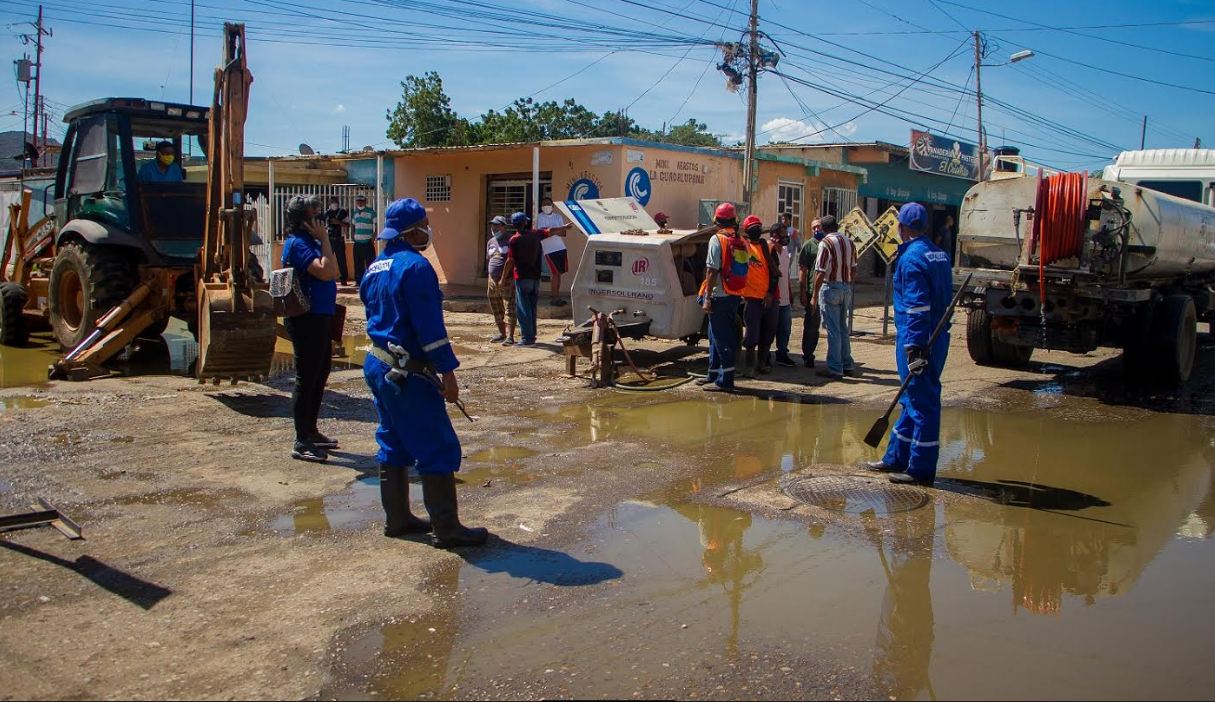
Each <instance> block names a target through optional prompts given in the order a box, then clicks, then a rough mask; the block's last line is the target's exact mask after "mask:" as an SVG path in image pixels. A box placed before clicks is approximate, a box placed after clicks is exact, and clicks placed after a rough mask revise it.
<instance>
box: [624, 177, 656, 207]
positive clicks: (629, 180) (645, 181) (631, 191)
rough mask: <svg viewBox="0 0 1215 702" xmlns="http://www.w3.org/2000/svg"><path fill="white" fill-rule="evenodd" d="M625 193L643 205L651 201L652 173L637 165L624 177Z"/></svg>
mask: <svg viewBox="0 0 1215 702" xmlns="http://www.w3.org/2000/svg"><path fill="white" fill-rule="evenodd" d="M624 194H625V195H628V196H629V197H632V198H633V199H634V200H636V201H637V204H639V205H641V206H642V207H645V206H646V203H648V202H649V201H650V174H649V173H646V172H645V169H644V168H641V167H637V168H634V169H633V170H631V171H629V174H628V175H627V176H625V178H624Z"/></svg>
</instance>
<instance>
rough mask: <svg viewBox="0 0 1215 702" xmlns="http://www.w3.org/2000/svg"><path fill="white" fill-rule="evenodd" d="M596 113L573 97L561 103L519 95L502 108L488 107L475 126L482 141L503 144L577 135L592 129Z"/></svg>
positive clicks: (573, 137) (574, 137) (583, 134)
mask: <svg viewBox="0 0 1215 702" xmlns="http://www.w3.org/2000/svg"><path fill="white" fill-rule="evenodd" d="M595 123H596V118H595V113H594V112H591V111H590V110H588V109H586V108H585V107H583V106H582V105H579V104H578V103H577V102H575V101H574V100H572V99H571V100H566V101H565V102H562V103H556V102H553V101H551V100H550V101H548V102H535V101H534V100H532V99H531V98H519V99H518V100H515V101H514V102H513V103H511V104H510V106H508V107H507V108H506V109H504V110H503V111H501V112H498V111H497V110H489V111H488V112H486V113H485V114H483V115H481V119H480V121H479V122H478V123H477V125H476V127H477V130H478V132H479V135H478V136H479V137H480V139H481V143H485V144H495V143H496V144H505V143H511V142H519V141H543V140H546V139H576V138H578V137H583V136H587V135H588V134H589V133H590V132H591V131H593V130H594V128H595Z"/></svg>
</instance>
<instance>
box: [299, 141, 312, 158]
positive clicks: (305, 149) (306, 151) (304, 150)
mask: <svg viewBox="0 0 1215 702" xmlns="http://www.w3.org/2000/svg"><path fill="white" fill-rule="evenodd" d="M315 153H316V152H315V151H313V150H312V147H311V146H308V145H307V144H300V156H312V155H314V154H315Z"/></svg>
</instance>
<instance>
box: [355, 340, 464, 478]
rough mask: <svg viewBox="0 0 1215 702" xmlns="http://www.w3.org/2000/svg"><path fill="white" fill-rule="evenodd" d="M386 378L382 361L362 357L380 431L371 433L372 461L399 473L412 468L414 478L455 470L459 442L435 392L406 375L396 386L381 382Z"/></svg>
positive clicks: (411, 376) (413, 375) (427, 383)
mask: <svg viewBox="0 0 1215 702" xmlns="http://www.w3.org/2000/svg"><path fill="white" fill-rule="evenodd" d="M387 372H388V366H387V365H385V363H384V362H383V361H381V360H380V359H378V358H376V357H375V356H372V355H371V354H367V360H366V361H365V362H364V364H363V378H364V379H365V380H366V381H367V387H369V388H371V396H372V398H373V399H374V400H375V410H376V413H378V414H379V415H380V426H379V427H378V428H377V429H376V431H375V440H376V443H378V444H379V445H380V451H379V453H377V454H376V459H377V460H378V461H379V462H380V463H383V464H385V465H389V466H399V467H404V468H407V467H409V466H414V465H415V464H416V469H417V471H418V473H420V474H427V473H429V474H442V473H455V472H456V471H458V470H460V439H459V438H457V437H456V430H455V429H454V428H453V427H452V426H451V418H450V417H448V416H447V406H446V403H445V401H444V400H443V395H442V394H440V392H439V390H438V388H436V387H435V386H434V384H432V383H431V382H430V381H428V380H426V379H425V378H422V377H421V376H419V375H416V374H410V376H409V377H408V378H406V380H405V383H404V385H400V384H397V383H396V382H394V381H391V380H387V379H385V378H384V374H385V373H387Z"/></svg>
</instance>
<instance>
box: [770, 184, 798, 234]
mask: <svg viewBox="0 0 1215 702" xmlns="http://www.w3.org/2000/svg"><path fill="white" fill-rule="evenodd" d="M802 192H803V188H802V184H801V183H779V184H778V185H777V189H776V214H777V216H778V217H779V216H780V215H783V214H787V215H789V218H790V221H792V223H793V226H794V228H796V229H797V230H798V231H801V229H802Z"/></svg>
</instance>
